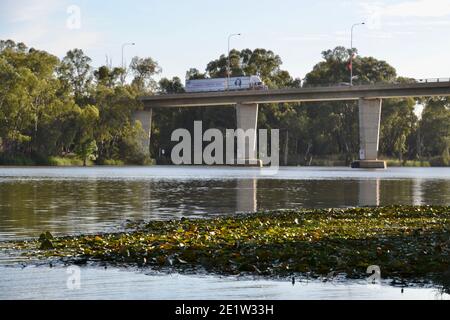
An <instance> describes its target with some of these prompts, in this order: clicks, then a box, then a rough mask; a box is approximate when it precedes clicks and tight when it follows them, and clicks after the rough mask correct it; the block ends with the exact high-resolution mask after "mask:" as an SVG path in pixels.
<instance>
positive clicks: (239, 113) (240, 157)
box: [236, 103, 262, 167]
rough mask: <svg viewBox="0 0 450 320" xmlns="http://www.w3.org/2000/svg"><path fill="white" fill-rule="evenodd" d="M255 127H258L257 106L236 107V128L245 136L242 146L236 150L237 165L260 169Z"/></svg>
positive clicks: (238, 105)
mask: <svg viewBox="0 0 450 320" xmlns="http://www.w3.org/2000/svg"><path fill="white" fill-rule="evenodd" d="M257 125H258V104H257V103H252V104H240V103H238V104H237V105H236V127H237V130H239V129H242V130H243V131H244V135H245V142H244V146H242V145H241V146H239V139H238V148H237V159H236V160H237V161H236V163H237V165H243V166H257V167H262V161H261V160H258V152H257V132H258V129H257Z"/></svg>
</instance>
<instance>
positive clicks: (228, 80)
mask: <svg viewBox="0 0 450 320" xmlns="http://www.w3.org/2000/svg"><path fill="white" fill-rule="evenodd" d="M240 35H241V34H240V33H233V34H230V35H229V36H228V62H227V86H226V88H227V90H228V87H229V85H230V73H231V60H230V40H231V38H232V37H237V36H240Z"/></svg>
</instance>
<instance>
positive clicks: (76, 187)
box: [0, 166, 450, 299]
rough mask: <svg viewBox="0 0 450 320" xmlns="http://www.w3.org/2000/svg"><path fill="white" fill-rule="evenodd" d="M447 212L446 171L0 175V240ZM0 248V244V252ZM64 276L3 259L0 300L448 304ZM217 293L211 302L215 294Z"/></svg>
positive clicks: (311, 285)
mask: <svg viewBox="0 0 450 320" xmlns="http://www.w3.org/2000/svg"><path fill="white" fill-rule="evenodd" d="M387 204H414V205H420V204H435V205H450V169H448V168H389V169H387V170H355V169H348V168H293V167H290V168H280V170H279V171H278V172H272V171H265V170H262V171H261V170H260V169H257V168H225V167H224V168H217V167H158V166H156V167H119V168H118V167H94V168H47V167H42V168H35V167H33V168H23V167H21V168H13V167H8V168H0V241H9V240H15V239H26V238H31V237H36V236H38V235H39V234H40V233H41V232H43V231H47V230H48V231H50V232H52V233H53V234H56V235H66V234H80V233H84V234H86V233H94V232H104V231H116V230H119V229H120V227H121V226H122V225H123V224H124V223H125V222H126V220H127V219H129V220H150V219H158V220H166V219H180V218H181V217H188V218H207V217H212V216H215V215H224V214H230V215H232V214H235V213H237V212H251V211H256V210H269V209H288V208H299V207H304V208H323V207H349V206H375V205H387ZM0 248H1V244H0ZM66 271H67V270H66V269H64V268H62V267H56V268H50V267H44V266H39V267H32V266H26V267H22V266H21V265H20V264H19V263H18V261H16V260H15V259H14V258H11V257H9V256H8V255H7V253H6V252H5V251H4V250H2V251H1V253H0V299H15V298H20V299H36V298H47V299H79V298H82V299H158V298H159V299H184V298H197V299H202V298H218V299H220V298H223V299H265V298H270V299H308V298H311V299H341V298H349V299H352V298H364V299H366V298H367V299H403V298H405V299H415V298H425V299H449V298H450V297H449V296H448V295H445V294H440V292H439V288H437V287H427V288H423V287H408V288H404V292H403V293H401V290H400V288H398V287H394V286H391V285H390V281H389V280H388V279H385V280H383V281H382V283H381V285H379V286H376V288H375V287H373V286H372V285H368V284H367V283H366V282H364V281H363V283H361V281H356V280H343V281H333V282H332V283H330V282H327V283H324V282H321V281H318V280H311V281H301V282H298V283H297V284H295V285H292V284H291V279H277V280H267V279H261V278H252V279H249V278H244V277H238V278H236V277H218V276H213V275H180V274H161V273H156V272H153V271H149V270H145V271H144V270H123V269H115V268H108V269H106V270H105V269H103V268H98V267H94V266H89V267H83V268H81V270H80V272H81V282H80V283H81V286H80V288H79V289H76V290H70V289H69V288H68V287H67V283H66V282H67V277H68V274H67V273H66ZM213 292H214V294H212V293H213Z"/></svg>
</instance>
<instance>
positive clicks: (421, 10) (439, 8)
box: [358, 0, 450, 29]
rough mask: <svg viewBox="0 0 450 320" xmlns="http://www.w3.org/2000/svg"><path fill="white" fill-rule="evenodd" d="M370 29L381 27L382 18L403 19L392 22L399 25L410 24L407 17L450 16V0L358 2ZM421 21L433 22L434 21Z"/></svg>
mask: <svg viewBox="0 0 450 320" xmlns="http://www.w3.org/2000/svg"><path fill="white" fill-rule="evenodd" d="M358 5H359V6H360V8H361V9H362V12H363V15H364V16H365V19H366V22H367V26H368V28H370V29H380V28H381V26H382V20H392V19H395V18H397V19H401V20H400V21H394V22H390V23H391V24H390V25H392V23H397V25H408V24H411V22H410V21H406V20H405V19H409V20H411V19H426V20H430V19H435V18H442V17H446V16H450V1H449V0H410V1H403V2H400V3H396V4H386V3H385V2H380V1H371V2H358ZM421 23H433V21H428V22H423V21H421Z"/></svg>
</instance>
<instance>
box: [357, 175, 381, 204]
mask: <svg viewBox="0 0 450 320" xmlns="http://www.w3.org/2000/svg"><path fill="white" fill-rule="evenodd" d="M380 185H381V181H380V179H374V180H361V181H359V183H358V186H359V190H358V205H359V206H361V207H364V206H379V205H380Z"/></svg>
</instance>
